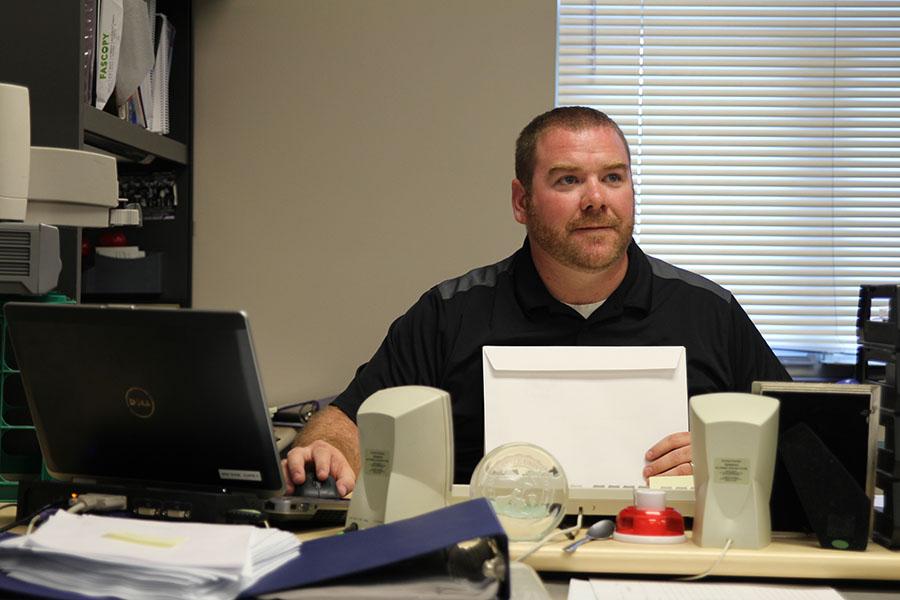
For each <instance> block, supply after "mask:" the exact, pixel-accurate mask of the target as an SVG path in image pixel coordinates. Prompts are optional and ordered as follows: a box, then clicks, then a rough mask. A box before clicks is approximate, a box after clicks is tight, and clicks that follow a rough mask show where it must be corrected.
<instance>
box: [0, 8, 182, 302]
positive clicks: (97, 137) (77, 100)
mask: <svg viewBox="0 0 900 600" xmlns="http://www.w3.org/2000/svg"><path fill="white" fill-rule="evenodd" d="M84 4H85V3H84V2H82V1H81V0H64V1H60V0H29V1H28V2H21V0H0V11H2V14H3V23H2V25H0V33H2V35H0V56H3V60H2V61H0V82H4V83H14V84H19V85H24V86H26V87H28V89H29V95H30V100H31V143H32V145H34V146H51V147H57V148H74V149H82V150H91V151H98V152H101V153H105V154H109V155H112V156H114V157H116V159H117V163H118V165H119V173H120V174H123V173H128V174H130V175H147V174H154V173H158V172H163V171H164V172H167V173H172V174H173V175H174V181H175V185H176V186H177V190H178V207H177V210H176V211H175V214H174V218H172V219H170V220H166V221H162V222H159V223H154V224H152V225H145V226H144V227H142V228H127V229H125V230H124V231H126V232H127V234H128V238H129V240H131V239H134V240H135V241H136V242H137V243H139V244H140V246H141V249H142V250H144V251H145V252H147V253H160V254H163V255H164V256H165V265H164V269H163V271H162V273H163V275H162V277H163V280H162V282H161V284H159V285H156V286H155V288H158V290H159V291H158V293H149V294H148V293H140V294H136V295H134V296H131V295H128V294H119V295H118V297H117V301H120V302H133V303H141V302H152V303H164V304H177V305H180V306H190V305H191V267H192V243H191V239H192V235H193V227H192V225H193V202H192V185H193V175H192V172H191V169H192V165H191V162H192V161H191V145H192V138H193V135H192V118H193V114H192V111H193V90H192V79H193V48H192V39H191V32H192V8H191V3H190V2H184V1H182V0H157V2H156V10H157V12H159V13H163V14H165V15H166V16H167V17H168V18H169V21H170V22H171V23H172V25H173V26H174V28H175V43H174V52H173V55H172V68H171V74H170V98H169V115H170V132H169V133H168V134H166V135H160V134H157V133H153V132H150V131H147V130H146V129H144V128H142V127H140V126H138V125H134V124H132V123H129V122H126V121H123V120H121V119H119V118H118V116H117V115H115V114H111V113H110V112H109V111H114V109H113V108H112V107H110V106H108V107H107V108H106V110H101V109H98V108H95V107H94V106H92V105H91V104H90V103H89V102H88V103H86V102H85V99H84V89H85V83H86V77H87V75H86V74H85V72H84V70H83V68H82V64H81V63H82V49H83V29H84V26H83V23H84V12H83V11H84ZM35 40H51V42H49V43H42V44H41V45H40V51H39V52H36V51H35V45H34V44H35V42H34V41H35ZM110 103H111V104H114V101H112V100H111V101H110ZM103 231H104V230H101V229H88V228H85V229H80V228H74V227H67V228H62V231H61V238H62V239H61V246H62V247H61V253H62V259H63V272H62V274H61V276H60V284H59V286H58V288H57V290H58V291H60V292H61V293H64V294H66V295H67V296H69V297H71V298H75V299H81V298H82V296H90V294H85V292H86V290H85V289H83V282H82V275H83V271H84V270H85V269H86V268H89V267H90V266H91V263H92V256H91V254H90V252H92V249H93V247H94V246H95V245H96V242H97V240H98V238H99V237H100V236H101V235H102V233H103ZM83 241H86V243H87V247H88V250H89V254H88V257H87V260H86V261H83V260H82V242H83ZM83 262H84V263H85V264H83ZM121 289H126V288H125V287H123V288H121ZM137 289H141V290H146V289H149V288H148V287H139V288H137Z"/></svg>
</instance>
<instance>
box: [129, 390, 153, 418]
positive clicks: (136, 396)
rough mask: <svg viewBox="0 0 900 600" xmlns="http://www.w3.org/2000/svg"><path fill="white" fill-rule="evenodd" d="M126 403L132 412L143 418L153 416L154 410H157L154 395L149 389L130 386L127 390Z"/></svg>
mask: <svg viewBox="0 0 900 600" xmlns="http://www.w3.org/2000/svg"><path fill="white" fill-rule="evenodd" d="M125 404H126V405H127V406H128V410H129V411H131V414H133V415H134V416H136V417H140V418H142V419H147V418H149V417H151V416H153V411H155V410H156V403H155V402H154V401H153V396H151V395H150V392H148V391H147V390H145V389H141V388H139V387H132V388H128V390H127V391H126V392H125Z"/></svg>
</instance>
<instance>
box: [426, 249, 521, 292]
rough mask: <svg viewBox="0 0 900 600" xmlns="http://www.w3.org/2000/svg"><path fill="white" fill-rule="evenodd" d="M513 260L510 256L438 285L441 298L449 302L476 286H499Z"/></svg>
mask: <svg viewBox="0 0 900 600" xmlns="http://www.w3.org/2000/svg"><path fill="white" fill-rule="evenodd" d="M513 256H515V255H513ZM512 259H513V257H512V256H510V257H509V258H506V259H504V260H502V261H500V262H498V263H494V264H492V265H488V266H486V267H478V268H477V269H472V270H471V271H469V272H468V273H466V274H465V275H461V276H459V277H456V278H454V279H448V280H447V281H445V282H443V283H440V284H438V286H437V288H438V291H439V292H440V294H441V298H442V299H444V300H449V299H450V298H452V297H453V296H455V295H456V294H459V293H460V292H465V291H468V290H470V289H472V288H473V287H476V286H487V287H493V286H495V285H497V277H498V276H499V275H500V274H501V273H503V272H504V271H507V270H509V267H510V265H511V264H512Z"/></svg>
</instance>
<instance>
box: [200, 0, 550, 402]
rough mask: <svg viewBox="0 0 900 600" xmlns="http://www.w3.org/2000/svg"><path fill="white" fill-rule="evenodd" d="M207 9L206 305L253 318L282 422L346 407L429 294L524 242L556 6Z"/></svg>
mask: <svg viewBox="0 0 900 600" xmlns="http://www.w3.org/2000/svg"><path fill="white" fill-rule="evenodd" d="M194 7H195V8H194V10H195V12H194V22H195V31H194V36H195V37H194V40H195V42H194V43H195V50H194V51H195V76H194V81H195V102H196V103H195V106H194V118H195V129H194V143H195V146H194V164H195V176H194V184H195V188H194V198H195V200H194V202H195V209H194V219H195V238H194V269H193V273H194V276H193V277H194V279H193V286H194V304H195V306H197V307H216V308H241V309H244V310H246V311H247V312H248V313H249V315H250V319H251V323H252V325H253V330H254V339H255V343H256V348H257V352H258V359H259V362H260V365H261V368H262V373H263V380H264V383H265V386H266V390H267V393H268V399H269V403H270V404H284V403H287V402H290V401H295V400H300V399H305V398H311V397H319V396H323V395H328V394H332V393H336V392H339V391H340V390H342V389H343V388H344V386H345V385H346V384H347V382H348V381H349V379H350V377H351V376H352V374H353V372H354V371H355V369H356V367H357V366H358V365H359V364H360V363H361V362H364V361H365V360H367V359H368V358H369V356H370V355H371V354H372V352H374V350H375V349H376V347H377V345H378V344H379V343H380V341H381V339H382V337H383V336H384V333H385V331H386V328H387V326H388V325H389V324H390V322H391V321H392V320H393V319H394V318H396V317H397V316H399V315H400V314H401V313H402V312H404V311H405V310H406V309H407V308H408V307H409V306H410V305H411V304H412V303H413V302H414V301H415V300H416V299H417V298H418V297H419V295H420V294H421V293H423V292H424V291H425V290H426V289H427V288H429V287H430V286H432V285H434V284H435V283H438V282H440V281H442V280H444V279H447V278H449V277H452V276H455V275H458V274H461V273H463V272H465V271H467V270H469V269H470V268H473V267H476V266H479V265H483V264H487V263H491V262H494V261H496V260H498V259H500V258H503V257H504V256H507V255H508V254H510V253H511V252H512V251H513V250H515V248H517V247H518V245H519V244H520V243H521V238H522V236H523V231H522V230H521V229H520V226H518V225H516V224H515V223H514V221H513V220H512V216H511V210H510V200H509V195H510V189H509V184H510V181H511V179H512V177H513V145H514V140H515V136H516V134H517V133H518V131H519V129H521V127H522V126H523V125H524V124H525V123H526V122H527V121H528V119H529V118H530V117H531V116H533V115H535V114H537V113H538V112H541V111H543V110H545V109H547V108H550V107H552V105H553V78H554V53H555V26H556V24H555V17H556V3H555V2H554V1H552V0H508V1H500V0H444V1H438V0H369V1H364V0H359V1H349V0H331V1H326V0H319V1H312V0H310V1H306V0H294V1H291V0H281V1H276V0H265V1H261V0H257V1H250V0H195V2H194Z"/></svg>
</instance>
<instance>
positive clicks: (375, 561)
mask: <svg viewBox="0 0 900 600" xmlns="http://www.w3.org/2000/svg"><path fill="white" fill-rule="evenodd" d="M477 539H490V540H493V542H494V544H495V546H496V548H497V550H498V552H499V553H500V555H501V557H502V560H503V561H504V562H505V563H506V564H505V567H506V569H505V572H506V573H508V572H509V568H508V567H509V546H508V541H507V538H506V533H505V532H504V531H503V527H502V526H501V525H500V522H499V521H498V520H497V516H496V515H495V514H494V510H493V508H491V505H490V503H489V502H488V501H487V500H485V499H483V498H479V499H475V500H470V501H468V502H463V503H461V504H456V505H453V506H449V507H447V508H443V509H440V510H436V511H433V512H430V513H427V514H424V515H421V516H418V517H413V518H411V519H405V520H403V521H397V522H395V523H389V524H387V525H381V526H379V527H373V528H371V529H364V530H362V531H354V532H352V533H346V534H343V535H335V536H331V537H326V538H321V539H317V540H311V541H308V542H304V543H303V545H302V546H301V548H300V555H299V556H298V557H297V558H295V559H293V560H292V561H290V562H289V563H287V564H285V565H284V566H282V567H281V568H279V569H278V570H277V571H274V572H273V573H270V574H269V575H267V576H266V577H264V578H263V579H261V580H259V581H258V582H256V584H255V585H254V586H253V587H251V588H249V589H247V590H245V591H244V593H243V594H242V595H241V597H242V598H248V597H253V596H257V595H260V594H268V593H272V592H278V591H284V590H289V589H294V588H299V587H306V586H310V585H316V584H322V583H325V582H330V581H335V580H338V579H341V578H344V577H349V576H353V575H364V574H365V573H367V572H373V573H374V572H377V571H378V570H379V569H383V568H386V567H389V566H390V565H393V564H396V563H399V562H403V561H407V560H410V559H414V558H417V557H424V556H427V555H430V554H433V553H436V552H441V551H443V550H446V549H448V548H450V547H452V546H454V545H456V544H458V543H460V542H465V541H468V540H477ZM499 583H500V585H499V590H498V597H500V598H509V594H510V589H509V578H508V577H506V578H504V579H503V580H501V581H500V582H499ZM0 591H3V592H13V593H16V594H23V595H24V594H27V595H31V596H36V597H41V598H53V599H58V600H84V599H86V598H88V597H87V596H82V595H80V594H73V593H71V592H66V591H63V590H56V589H52V588H47V587H43V586H38V585H33V584H30V583H25V582H23V581H19V580H17V579H13V578H11V577H8V576H6V574H3V573H0ZM91 598H93V599H94V600H96V599H97V596H92V597H91Z"/></svg>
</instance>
